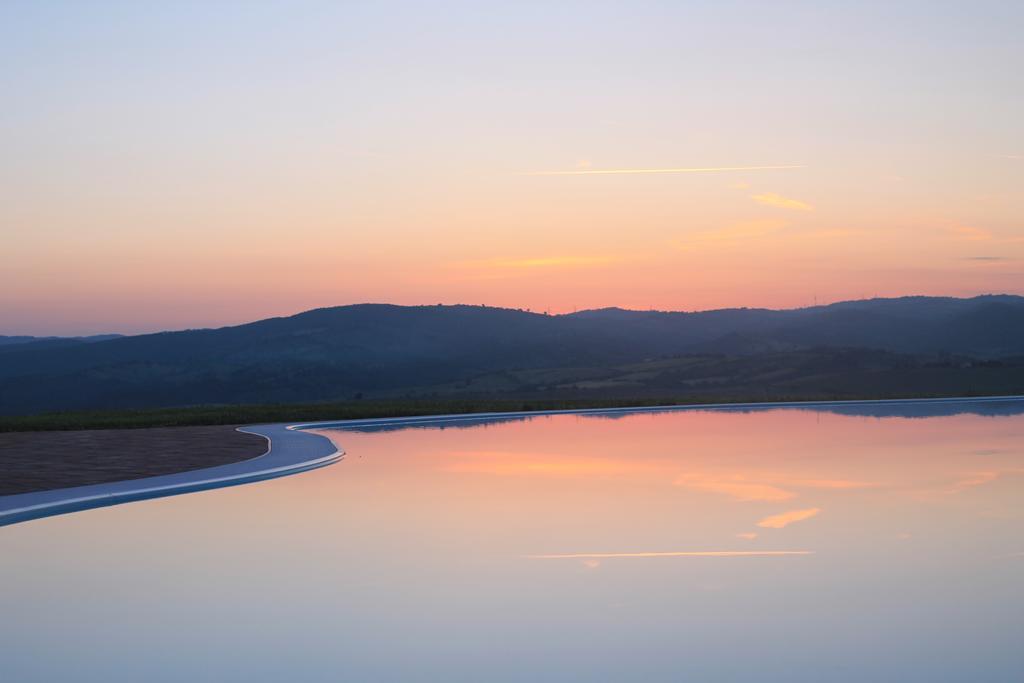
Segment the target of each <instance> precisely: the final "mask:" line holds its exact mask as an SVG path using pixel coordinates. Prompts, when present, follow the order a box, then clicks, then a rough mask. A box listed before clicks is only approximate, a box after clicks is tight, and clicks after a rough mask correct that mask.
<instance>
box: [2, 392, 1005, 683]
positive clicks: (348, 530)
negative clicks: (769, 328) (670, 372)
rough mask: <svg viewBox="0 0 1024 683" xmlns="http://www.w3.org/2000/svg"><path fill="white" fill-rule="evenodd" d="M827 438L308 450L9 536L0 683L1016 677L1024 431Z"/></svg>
mask: <svg viewBox="0 0 1024 683" xmlns="http://www.w3.org/2000/svg"><path fill="white" fill-rule="evenodd" d="M851 410H852V409H851V408H849V407H845V408H844V407H837V406H824V407H821V409H819V410H808V409H804V408H791V409H757V410H721V411H695V410H689V411H668V412H664V411H663V412H646V413H638V414H623V413H616V414H615V415H614V418H615V419H606V417H607V416H598V415H584V416H581V415H555V416H545V417H535V418H531V419H523V418H516V419H502V420H488V421H460V422H453V423H448V424H445V425H444V429H441V428H440V426H439V425H431V424H425V423H423V422H422V421H421V422H419V423H417V424H416V425H415V426H414V427H411V428H399V427H397V426H393V427H391V428H389V429H386V430H382V429H375V430H366V429H360V430H332V431H331V432H330V435H331V436H332V438H335V439H337V440H338V442H339V443H341V444H342V445H343V446H344V447H345V449H346V451H347V452H348V454H349V455H348V457H347V458H346V459H345V460H344V461H343V462H341V463H339V464H338V465H335V466H332V467H330V468H326V469H323V470H318V471H316V472H311V473H308V474H303V475H298V476H295V477H289V478H285V479H279V480H275V481H270V482H265V483H261V484H256V485H252V486H245V487H237V488H233V489H223V490H219V491H210V492H204V493H200V494H194V495H188V496H182V497H178V498H169V499H162V500H154V501H147V502H144V503H139V504H132V505H125V506H120V507H114V508H107V509H99V510H92V511H89V512H84V513H81V514H75V515H69V516H65V517H55V518H51V519H44V520H37V521H34V522H29V523H26V524H22V525H15V526H11V527H7V528H4V529H3V530H0V611H2V613H3V614H4V615H5V616H6V617H7V618H6V619H4V620H0V643H2V644H0V654H2V656H3V662H4V666H3V669H4V679H5V680H14V681H19V682H20V681H34V680H38V681H52V680H72V679H73V680H87V681H88V680H110V681H129V680H130V681H135V680H153V681H161V680H166V681H181V680H218V681H233V680H247V681H280V680H294V681H335V680H342V679H344V680H448V681H451V680H465V681H477V680H513V681H514V680H582V679H586V680H666V681H667V680H680V679H685V680H758V681H765V680H768V681H773V680H779V681H781V680H786V681H790V680H807V681H820V680H830V681H863V680H970V681H986V680H992V681H998V680H1013V679H1014V678H1015V677H1018V674H1019V672H1020V671H1021V670H1024V654H1022V653H1024V648H1022V647H1020V645H1021V642H1020V633H1021V631H1022V627H1024V623H1022V617H1021V615H1022V614H1024V580H1022V576H1024V573H1022V572H1021V568H1022V564H1021V558H1022V557H1024V555H1022V554H1021V551H1022V548H1024V531H1022V529H1024V524H1022V523H1024V503H1022V500H1024V495H1022V494H1024V403H1022V402H1013V403H1009V402H1005V403H1000V404H974V403H961V404H921V405H910V404H906V405H900V406H896V405H887V406H885V407H884V408H874V409H873V408H871V407H870V406H857V407H856V408H855V411H854V412H851ZM929 411H931V412H930V413H929ZM453 427H454V428H453ZM738 652H741V653H742V656H738V655H737V653H738Z"/></svg>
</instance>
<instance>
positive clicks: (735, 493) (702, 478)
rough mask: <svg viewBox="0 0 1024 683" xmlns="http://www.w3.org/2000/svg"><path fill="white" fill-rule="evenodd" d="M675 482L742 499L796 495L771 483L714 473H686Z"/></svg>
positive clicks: (759, 499) (784, 497)
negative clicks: (715, 474)
mask: <svg viewBox="0 0 1024 683" xmlns="http://www.w3.org/2000/svg"><path fill="white" fill-rule="evenodd" d="M673 483H675V485H676V486H685V487H687V488H691V489H700V490H701V491H711V492H712V493H724V494H726V495H727V496H731V497H732V498H735V499H736V500H742V501H751V500H758V501H768V502H772V501H780V500H789V499H790V498H793V497H794V496H796V494H795V493H793V492H792V491H786V490H785V489H781V488H779V487H778V486H773V485H771V484H761V483H758V482H750V481H743V480H741V479H716V478H714V475H712V476H710V477H709V476H708V475H706V474H692V473H691V474H684V475H682V476H680V477H677V478H676V480H675V482H673Z"/></svg>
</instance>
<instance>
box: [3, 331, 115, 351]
mask: <svg viewBox="0 0 1024 683" xmlns="http://www.w3.org/2000/svg"><path fill="white" fill-rule="evenodd" d="M121 336H123V335H120V334H94V335H91V336H88V337H31V336H25V335H20V336H4V335H2V334H0V352H3V351H6V350H8V349H11V348H14V347H17V348H18V350H19V351H20V350H23V349H24V348H25V345H26V344H32V345H34V346H33V347H32V348H36V349H38V348H42V347H43V346H49V347H54V346H73V345H75V344H92V343H94V342H100V341H108V340H110V339H118V338H120V337H121Z"/></svg>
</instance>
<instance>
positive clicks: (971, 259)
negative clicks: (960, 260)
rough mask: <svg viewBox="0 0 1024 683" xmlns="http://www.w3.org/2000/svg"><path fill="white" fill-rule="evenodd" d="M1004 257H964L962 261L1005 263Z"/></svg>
mask: <svg viewBox="0 0 1024 683" xmlns="http://www.w3.org/2000/svg"><path fill="white" fill-rule="evenodd" d="M1006 260H1008V259H1007V258H1006V257H1005V256H964V261H1006Z"/></svg>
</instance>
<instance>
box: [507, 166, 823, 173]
mask: <svg viewBox="0 0 1024 683" xmlns="http://www.w3.org/2000/svg"><path fill="white" fill-rule="evenodd" d="M793 168H807V166H804V165H790V166H712V167H707V168H612V169H605V170H600V169H589V170H587V169H584V170H576V171H529V172H527V173H523V174H522V175H633V174H643V173H718V172H723V171H776V170H783V169H793Z"/></svg>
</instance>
